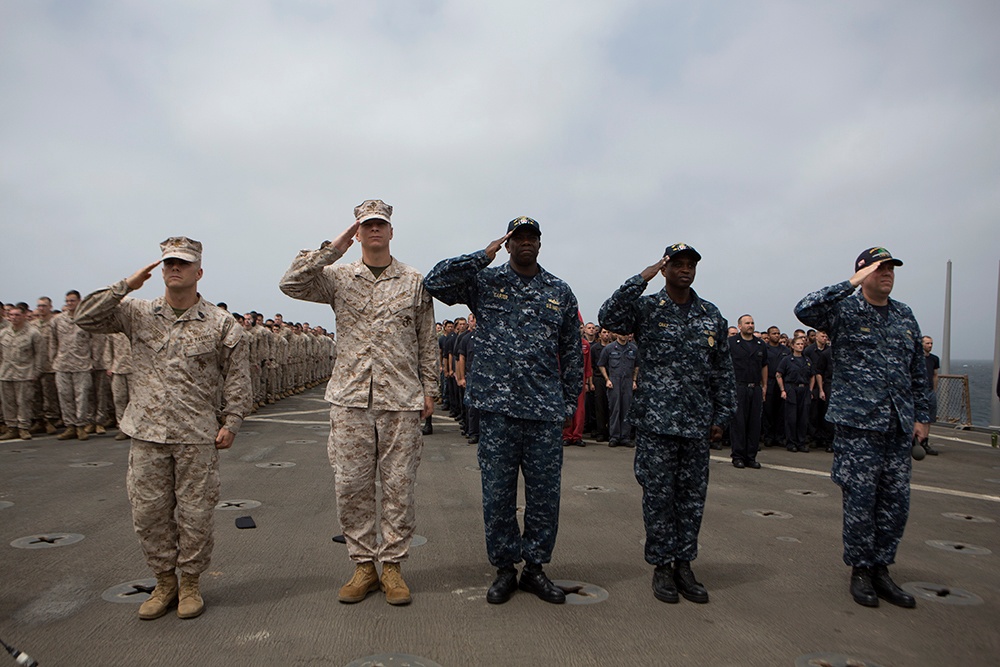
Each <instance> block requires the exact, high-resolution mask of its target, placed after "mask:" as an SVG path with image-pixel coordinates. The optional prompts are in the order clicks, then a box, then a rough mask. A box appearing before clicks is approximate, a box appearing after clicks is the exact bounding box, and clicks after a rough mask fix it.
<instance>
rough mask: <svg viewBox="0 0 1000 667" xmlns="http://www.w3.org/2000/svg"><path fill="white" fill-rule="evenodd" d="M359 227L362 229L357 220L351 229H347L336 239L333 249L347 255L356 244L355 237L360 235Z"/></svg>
mask: <svg viewBox="0 0 1000 667" xmlns="http://www.w3.org/2000/svg"><path fill="white" fill-rule="evenodd" d="M359 227H361V223H360V222H359V221H357V220H355V221H354V223H353V224H352V225H351V226H350V227H348V228H347V229H345V230H344V231H343V233H341V235H340V236H338V237H337V238H336V239H334V241H333V247H334V248H336V249H337V250H339V251H340V252H341V253H346V252H347V249H348V248H350V247H351V246H352V245H353V244H354V236H355V235H356V234H357V233H358V228H359Z"/></svg>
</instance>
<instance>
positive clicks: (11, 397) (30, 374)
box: [0, 290, 337, 440]
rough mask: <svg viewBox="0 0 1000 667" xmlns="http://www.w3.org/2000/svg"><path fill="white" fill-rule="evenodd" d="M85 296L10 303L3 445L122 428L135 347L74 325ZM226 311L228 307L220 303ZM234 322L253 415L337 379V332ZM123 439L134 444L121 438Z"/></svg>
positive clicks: (278, 322) (4, 329)
mask: <svg viewBox="0 0 1000 667" xmlns="http://www.w3.org/2000/svg"><path fill="white" fill-rule="evenodd" d="M79 303H80V293H79V292H77V291H75V290H71V291H70V292H68V293H67V294H66V301H65V304H64V306H63V308H62V310H61V311H59V310H54V309H53V307H52V300H51V299H50V298H49V297H45V296H43V297H40V298H39V299H38V300H37V303H36V306H35V308H34V309H32V308H30V307H29V306H28V304H27V303H25V302H20V303H16V304H15V303H8V304H5V306H4V317H3V318H2V319H0V383H2V385H0V386H2V392H0V405H2V414H3V425H2V427H0V439H2V440H14V439H18V438H20V439H23V440H29V439H31V435H32V434H39V433H48V434H52V433H57V432H59V436H58V438H59V439H60V440H70V439H76V438H79V439H81V440H87V439H88V438H89V437H90V436H91V435H92V434H103V433H105V432H106V431H107V429H109V428H113V427H115V426H116V425H117V424H119V423H120V422H121V419H122V416H123V415H124V413H125V408H126V407H127V405H128V399H129V378H130V376H131V375H132V372H133V366H132V345H131V343H130V341H129V339H128V338H127V337H126V336H125V335H124V334H122V333H112V334H102V333H90V332H88V331H85V330H83V329H81V328H80V327H79V326H78V325H77V324H76V323H75V322H74V321H73V313H74V312H75V311H76V308H77V306H78V305H79ZM219 305H220V306H222V307H223V309H225V304H219ZM233 317H234V318H235V319H236V321H237V322H239V323H240V325H241V326H242V327H243V329H244V331H245V332H246V342H247V349H248V354H249V361H250V379H251V387H252V391H253V409H254V410H256V409H257V408H260V407H262V406H264V405H266V404H270V403H274V402H276V401H278V400H281V399H282V398H286V397H288V396H291V395H293V394H297V393H301V392H302V391H305V390H306V389H308V388H310V387H314V386H316V385H317V384H319V383H320V382H323V381H325V380H326V379H327V378H329V377H330V372H331V370H332V368H333V362H334V359H335V358H336V355H337V347H336V342H335V340H334V335H333V334H332V333H327V331H326V330H325V329H324V328H323V327H321V326H315V327H310V326H309V323H308V322H303V323H297V322H285V321H284V320H283V318H282V316H281V315H280V314H278V315H275V316H274V318H268V319H266V320H265V318H264V316H263V315H261V314H260V313H256V312H252V311H251V312H248V313H246V314H245V315H242V314H238V313H234V314H233ZM115 439H116V440H127V439H128V436H127V435H125V434H124V433H121V432H119V433H118V434H116V435H115Z"/></svg>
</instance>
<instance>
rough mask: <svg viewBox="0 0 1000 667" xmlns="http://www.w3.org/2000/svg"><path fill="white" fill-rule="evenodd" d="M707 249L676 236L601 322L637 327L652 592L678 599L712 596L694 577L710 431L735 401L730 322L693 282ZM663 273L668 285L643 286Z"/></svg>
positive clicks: (638, 422) (639, 467) (632, 418)
mask: <svg viewBox="0 0 1000 667" xmlns="http://www.w3.org/2000/svg"><path fill="white" fill-rule="evenodd" d="M700 260H701V255H700V254H698V251H696V250H695V249H694V248H692V247H691V246H689V245H685V244H683V243H676V244H674V245H672V246H670V247H668V248H667V249H666V251H665V252H664V256H663V258H662V259H661V260H660V261H658V262H657V263H656V264H653V265H652V266H649V267H647V268H646V269H645V270H644V271H643V272H642V273H640V274H639V275H636V276H633V277H631V278H629V279H628V280H627V281H625V284H623V285H622V286H621V287H620V288H618V291H616V292H615V293H614V294H613V295H612V296H611V298H610V299H608V300H607V301H605V302H604V305H603V306H601V312H600V322H601V326H602V327H605V328H607V329H610V330H612V331H615V332H619V333H634V334H635V340H636V343H638V345H639V360H638V364H637V365H638V367H639V378H638V382H637V386H636V392H635V395H634V397H633V399H632V407H631V409H630V411H629V417H628V420H629V422H630V423H632V424H634V425H635V426H636V429H637V431H638V437H637V438H636V450H635V477H636V479H637V480H638V481H639V484H641V485H642V517H643V521H644V523H645V526H646V554H645V555H646V562H648V563H649V564H650V565H653V566H654V567H655V570H654V571H653V595H654V596H655V597H656V599H657V600H660V601H662V602H670V603H676V602H678V601H679V600H680V598H679V596H678V592H679V593H680V595H683V596H684V597H685V598H686V599H687V600H690V601H692V602H698V603H705V602H708V591H707V590H705V587H704V586H702V585H701V584H700V583H699V582H698V581H697V580H696V579H695V577H694V573H693V572H692V571H691V561H692V560H694V559H695V558H696V557H697V556H698V532H699V531H700V530H701V518H702V515H703V514H704V511H705V497H706V494H707V492H708V462H709V440H712V441H718V440H720V439H721V438H722V429H723V427H724V426H725V425H726V424H727V423H728V422H729V419H730V418H731V417H732V414H733V410H734V406H735V405H736V382H735V379H734V376H733V364H732V360H731V357H730V353H729V345H728V344H727V333H728V326H727V324H726V320H725V318H723V317H722V315H721V313H719V309H718V308H716V307H715V305H714V304H712V303H709V302H708V301H705V300H704V299H702V298H701V297H699V296H698V295H697V294H696V293H695V291H694V290H693V289H691V284H692V283H693V282H694V278H695V273H696V270H697V266H698V262H699V261H700ZM657 273H662V275H663V277H664V278H666V285H665V286H664V288H663V289H662V290H660V291H659V292H657V293H656V294H652V295H650V296H643V295H642V293H643V292H644V291H645V290H646V286H647V284H648V283H649V281H650V280H652V279H653V278H654V277H655V276H656V274H657Z"/></svg>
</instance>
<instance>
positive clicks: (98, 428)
mask: <svg viewBox="0 0 1000 667" xmlns="http://www.w3.org/2000/svg"><path fill="white" fill-rule="evenodd" d="M107 432H108V429H106V428H104V424H98V425H97V426H95V427H94V433H97V434H98V435H104V434H105V433H107Z"/></svg>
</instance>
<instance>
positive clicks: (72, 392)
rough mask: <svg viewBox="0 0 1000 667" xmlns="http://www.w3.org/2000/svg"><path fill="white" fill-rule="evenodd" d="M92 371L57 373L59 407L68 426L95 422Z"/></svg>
mask: <svg viewBox="0 0 1000 667" xmlns="http://www.w3.org/2000/svg"><path fill="white" fill-rule="evenodd" d="M90 373H91V372H90V371H80V372H79V373H70V372H63V371H58V372H57V373H56V387H57V388H58V390H59V407H60V408H62V420H63V423H64V424H66V426H86V425H87V424H93V423H94V382H93V379H92V378H91V375H90Z"/></svg>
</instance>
